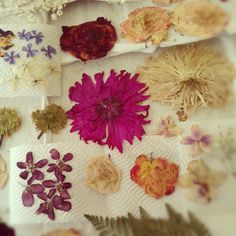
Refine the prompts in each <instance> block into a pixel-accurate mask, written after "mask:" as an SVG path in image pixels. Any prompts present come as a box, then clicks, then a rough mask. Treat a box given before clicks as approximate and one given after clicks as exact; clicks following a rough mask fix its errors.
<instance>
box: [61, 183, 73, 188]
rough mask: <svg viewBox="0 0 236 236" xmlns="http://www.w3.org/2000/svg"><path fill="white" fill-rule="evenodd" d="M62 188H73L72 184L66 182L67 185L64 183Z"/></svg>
mask: <svg viewBox="0 0 236 236" xmlns="http://www.w3.org/2000/svg"><path fill="white" fill-rule="evenodd" d="M62 187H63V188H64V189H70V188H71V187H72V184H71V183H69V182H66V183H63V185H62Z"/></svg>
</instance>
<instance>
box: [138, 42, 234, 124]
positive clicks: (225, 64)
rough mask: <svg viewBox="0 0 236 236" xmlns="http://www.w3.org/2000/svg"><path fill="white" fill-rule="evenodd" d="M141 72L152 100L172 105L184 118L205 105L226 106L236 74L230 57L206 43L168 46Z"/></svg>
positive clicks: (149, 60)
mask: <svg viewBox="0 0 236 236" xmlns="http://www.w3.org/2000/svg"><path fill="white" fill-rule="evenodd" d="M138 72H139V73H140V78H141V81H142V82H144V83H146V84H147V86H148V87H149V92H150V93H151V99H152V100H158V101H160V102H162V103H168V104H171V105H172V109H173V110H175V111H176V112H177V114H178V115H179V119H180V120H184V119H187V117H188V116H190V115H192V114H193V113H194V112H195V111H196V110H197V109H199V108H202V107H223V106H224V105H225V104H226V103H227V102H228V101H229V98H230V96H231V94H232V90H231V89H232V83H233V79H234V77H235V75H236V69H235V67H234V66H233V65H232V64H231V63H230V62H229V61H228V59H227V58H225V57H224V56H223V55H222V54H221V53H219V52H218V51H217V50H215V49H212V48H209V47H207V46H206V45H204V44H202V43H198V44H188V45H183V46H175V47H171V48H167V49H164V50H163V51H162V52H161V53H160V54H159V55H157V56H152V57H149V58H148V59H147V61H146V64H145V65H144V66H143V67H141V68H138Z"/></svg>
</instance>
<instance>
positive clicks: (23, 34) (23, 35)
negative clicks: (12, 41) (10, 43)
mask: <svg viewBox="0 0 236 236" xmlns="http://www.w3.org/2000/svg"><path fill="white" fill-rule="evenodd" d="M17 34H18V36H19V38H20V39H21V40H26V41H29V40H30V39H31V37H32V34H31V33H30V32H27V31H26V30H25V29H23V30H22V31H21V32H18V33H17Z"/></svg>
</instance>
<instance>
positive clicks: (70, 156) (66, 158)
mask: <svg viewBox="0 0 236 236" xmlns="http://www.w3.org/2000/svg"><path fill="white" fill-rule="evenodd" d="M72 159H73V155H72V154H71V153H67V154H66V155H65V156H64V157H63V158H62V160H63V161H64V162H67V161H71V160H72Z"/></svg>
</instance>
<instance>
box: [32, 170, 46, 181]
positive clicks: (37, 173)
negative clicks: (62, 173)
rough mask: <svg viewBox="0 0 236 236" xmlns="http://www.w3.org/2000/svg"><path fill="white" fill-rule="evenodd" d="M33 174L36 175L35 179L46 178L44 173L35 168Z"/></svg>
mask: <svg viewBox="0 0 236 236" xmlns="http://www.w3.org/2000/svg"><path fill="white" fill-rule="evenodd" d="M32 174H33V176H35V179H37V180H43V179H44V174H43V173H42V172H41V171H39V170H34V171H33V172H32Z"/></svg>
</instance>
